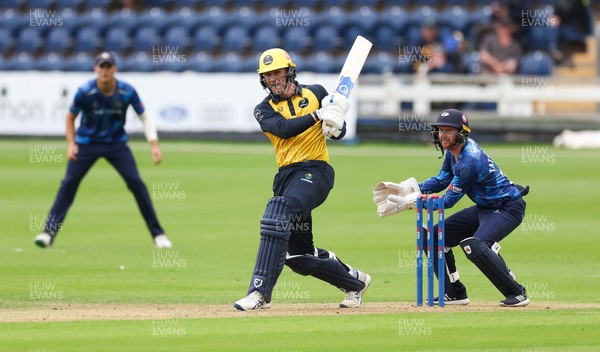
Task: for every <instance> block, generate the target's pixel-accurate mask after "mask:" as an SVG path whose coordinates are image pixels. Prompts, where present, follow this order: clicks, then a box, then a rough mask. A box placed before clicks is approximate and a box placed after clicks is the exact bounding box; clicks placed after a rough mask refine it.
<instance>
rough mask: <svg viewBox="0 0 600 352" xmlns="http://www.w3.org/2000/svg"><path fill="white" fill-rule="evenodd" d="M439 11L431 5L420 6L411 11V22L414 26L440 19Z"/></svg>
mask: <svg viewBox="0 0 600 352" xmlns="http://www.w3.org/2000/svg"><path fill="white" fill-rule="evenodd" d="M438 17H439V15H438V12H437V10H436V9H434V8H433V7H431V6H420V7H417V8H416V9H414V10H413V11H412V12H411V13H410V18H411V21H410V23H411V24H412V25H414V26H419V27H420V26H422V25H424V24H426V23H429V22H431V21H438Z"/></svg>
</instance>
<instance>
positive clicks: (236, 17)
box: [225, 6, 257, 33]
mask: <svg viewBox="0 0 600 352" xmlns="http://www.w3.org/2000/svg"><path fill="white" fill-rule="evenodd" d="M256 25H257V22H256V11H254V10H253V9H251V8H250V7H248V6H242V7H240V8H239V9H237V10H234V11H233V12H232V13H231V14H230V15H229V16H228V19H227V24H226V26H228V27H236V26H239V27H243V28H245V29H246V32H248V33H251V32H252V31H253V30H254V27H255V26H256ZM225 29H227V28H225Z"/></svg>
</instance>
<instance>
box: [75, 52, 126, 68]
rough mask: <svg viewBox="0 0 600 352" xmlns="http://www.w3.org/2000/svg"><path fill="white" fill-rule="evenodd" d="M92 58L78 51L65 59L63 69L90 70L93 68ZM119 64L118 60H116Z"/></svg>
mask: <svg viewBox="0 0 600 352" xmlns="http://www.w3.org/2000/svg"><path fill="white" fill-rule="evenodd" d="M94 64H95V62H94V58H93V57H92V56H91V55H90V54H88V53H78V54H75V55H73V56H71V57H70V58H68V59H66V63H65V66H64V68H63V69H64V70H65V71H74V72H90V71H91V70H92V69H93V68H94ZM117 65H119V62H117Z"/></svg>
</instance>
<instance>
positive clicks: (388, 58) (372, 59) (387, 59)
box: [362, 52, 398, 74]
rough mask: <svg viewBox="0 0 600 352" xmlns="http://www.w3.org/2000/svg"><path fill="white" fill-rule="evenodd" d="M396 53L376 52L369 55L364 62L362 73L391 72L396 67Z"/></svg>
mask: <svg viewBox="0 0 600 352" xmlns="http://www.w3.org/2000/svg"><path fill="white" fill-rule="evenodd" d="M397 61H398V57H397V55H391V54H389V53H386V52H378V53H375V54H372V55H370V56H369V57H368V58H367V61H366V62H365V66H364V67H363V69H362V73H374V74H382V73H393V72H394V71H395V69H396V62H397Z"/></svg>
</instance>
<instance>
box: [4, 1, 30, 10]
mask: <svg viewBox="0 0 600 352" xmlns="http://www.w3.org/2000/svg"><path fill="white" fill-rule="evenodd" d="M24 4H25V1H24V0H0V8H2V9H11V10H18V9H20V8H21V6H23V5H24Z"/></svg>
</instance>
